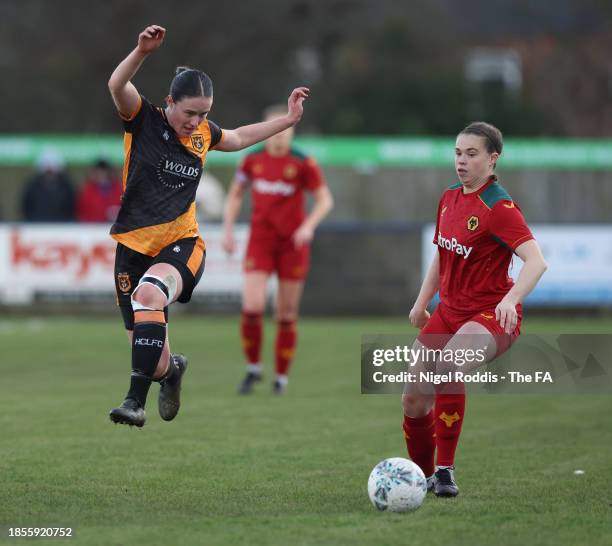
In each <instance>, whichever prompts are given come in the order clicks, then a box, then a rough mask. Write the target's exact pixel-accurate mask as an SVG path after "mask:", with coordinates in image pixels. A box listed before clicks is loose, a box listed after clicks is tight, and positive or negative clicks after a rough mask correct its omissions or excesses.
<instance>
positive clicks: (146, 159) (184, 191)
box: [111, 96, 223, 256]
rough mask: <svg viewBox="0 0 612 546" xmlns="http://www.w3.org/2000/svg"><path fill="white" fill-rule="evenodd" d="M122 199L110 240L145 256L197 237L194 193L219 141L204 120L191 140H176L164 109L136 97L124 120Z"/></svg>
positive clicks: (214, 128) (216, 130) (217, 131)
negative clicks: (209, 154) (134, 109)
mask: <svg viewBox="0 0 612 546" xmlns="http://www.w3.org/2000/svg"><path fill="white" fill-rule="evenodd" d="M122 118H123V123H124V126H125V137H124V149H125V161H124V166H123V196H122V201H121V209H120V210H119V214H118V216H117V221H116V222H115V223H114V224H113V226H112V228H111V237H113V239H115V240H117V241H119V242H120V243H122V244H123V245H125V246H127V247H128V248H131V249H132V250H135V251H137V252H140V253H142V254H146V255H148V256H155V255H157V254H158V253H159V252H160V250H161V249H162V248H164V247H166V246H168V245H169V244H171V243H173V242H174V241H177V240H179V239H184V238H187V237H195V236H197V235H198V223H197V221H196V214H195V193H196V190H197V187H198V183H199V181H200V176H201V175H202V169H203V167H204V162H205V161H206V154H207V152H208V150H210V149H211V148H213V147H214V146H215V145H216V144H218V143H219V142H220V141H221V139H222V138H223V132H222V131H221V129H220V128H219V127H218V126H217V125H215V124H214V123H213V122H212V121H209V120H206V119H205V120H204V121H203V122H202V123H200V125H198V127H197V129H196V130H195V131H194V132H193V134H192V135H191V136H188V137H179V136H178V135H177V134H176V132H175V131H174V129H172V127H171V126H170V124H169V123H168V120H167V119H166V115H165V113H164V110H163V109H162V108H158V107H156V106H154V105H153V104H151V103H150V102H149V101H148V100H147V99H146V98H144V97H143V96H140V100H139V102H138V107H137V109H136V111H135V112H134V113H132V114H131V115H130V116H127V117H124V116H122Z"/></svg>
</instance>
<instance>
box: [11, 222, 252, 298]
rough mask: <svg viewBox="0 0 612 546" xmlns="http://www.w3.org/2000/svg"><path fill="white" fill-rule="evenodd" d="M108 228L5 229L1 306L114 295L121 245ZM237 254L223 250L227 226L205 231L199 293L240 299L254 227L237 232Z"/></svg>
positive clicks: (51, 226)
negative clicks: (43, 297) (51, 298)
mask: <svg viewBox="0 0 612 546" xmlns="http://www.w3.org/2000/svg"><path fill="white" fill-rule="evenodd" d="M109 228H110V226H108V225H102V224H95V225H89V224H36V225H34V224H30V225H28V224H5V225H2V226H0V302H4V303H9V304H28V303H30V302H31V301H32V299H33V298H34V297H35V296H36V295H37V294H47V295H48V294H66V293H69V294H87V293H89V294H102V293H114V291H115V285H114V280H113V266H114V260H115V247H116V242H115V241H114V240H113V239H111V238H110V236H109V235H108V232H109ZM235 235H236V240H237V245H238V247H237V251H236V252H235V253H234V254H233V255H232V256H228V255H226V253H225V252H224V251H223V249H222V247H221V241H222V236H223V232H222V228H221V226H218V225H214V226H207V227H206V228H205V229H202V236H203V238H204V240H205V242H206V268H205V271H204V276H203V277H202V280H201V281H200V284H199V285H198V287H197V288H196V291H195V293H196V294H197V293H199V294H215V293H216V294H234V295H239V294H240V291H241V286H242V259H243V256H244V252H245V250H246V243H247V237H248V226H246V225H238V226H236V228H235Z"/></svg>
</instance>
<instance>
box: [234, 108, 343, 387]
mask: <svg viewBox="0 0 612 546" xmlns="http://www.w3.org/2000/svg"><path fill="white" fill-rule="evenodd" d="M286 112H287V110H286V108H284V107H278V106H276V107H270V108H268V110H267V111H266V113H265V115H264V119H265V120H273V119H275V118H278V117H282V116H284V115H286ZM292 140H293V128H289V129H286V130H285V131H283V132H281V133H278V134H276V135H274V136H273V137H270V138H269V139H267V140H266V142H265V147H264V148H263V149H261V150H257V151H255V152H253V153H251V154H249V155H248V156H247V157H246V158H245V159H244V161H243V162H242V164H241V165H240V167H239V169H238V171H237V173H236V177H235V179H234V182H233V184H232V187H231V189H230V192H229V196H228V199H227V205H226V209H225V218H224V228H225V229H224V238H223V247H224V248H225V250H226V251H227V252H229V253H231V252H233V251H234V249H235V246H236V243H235V240H234V235H233V226H234V222H235V220H236V217H237V216H238V212H239V210H240V205H241V202H242V196H243V195H244V193H245V192H246V190H247V189H249V188H250V190H251V201H252V205H253V213H252V217H251V232H250V236H249V244H248V247H247V251H246V256H245V260H244V287H243V293H242V317H241V322H240V331H241V337H242V345H243V348H244V352H245V356H246V359H247V373H246V375H245V377H244V380H243V381H242V383H241V384H240V387H239V392H240V393H241V394H249V393H250V392H251V391H252V389H253V386H254V384H255V383H257V382H258V381H260V380H261V377H262V370H261V363H260V355H261V342H262V337H263V321H262V317H263V313H264V310H265V304H266V285H267V283H268V280H269V278H270V275H271V274H273V273H276V274H277V275H278V281H279V282H278V294H277V298H276V304H277V305H276V319H277V335H276V343H275V372H276V376H275V379H274V383H273V392H274V393H276V394H282V393H284V392H285V389H286V387H287V381H288V373H289V367H290V365H291V361H292V359H293V355H294V353H295V348H296V344H297V315H298V308H299V303H300V298H301V295H302V289H303V287H304V279H305V278H306V274H307V272H308V265H309V257H310V242H311V241H312V238H313V236H314V231H315V228H316V227H317V225H318V224H319V222H320V221H321V220H322V219H323V218H324V217H325V216H326V215H327V214H328V213H329V211H330V210H331V208H332V206H333V199H332V196H331V193H330V192H329V189H328V188H327V185H326V184H325V181H324V179H323V176H322V174H321V171H320V169H319V167H318V165H317V164H316V163H315V161H314V160H313V159H312V158H310V157H308V156H305V155H304V154H302V153H301V152H299V151H298V150H296V149H295V148H292V147H291V142H292ZM306 191H309V192H312V195H313V199H314V206H313V208H312V210H311V211H310V213H309V214H308V215H306V213H305V211H304V201H305V192H306Z"/></svg>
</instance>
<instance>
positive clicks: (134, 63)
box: [108, 25, 308, 427]
mask: <svg viewBox="0 0 612 546" xmlns="http://www.w3.org/2000/svg"><path fill="white" fill-rule="evenodd" d="M165 34H166V30H165V29H164V28H162V27H160V26H157V25H151V26H149V27H147V28H146V29H145V30H144V31H143V32H141V33H140V35H139V36H138V45H137V46H136V48H135V49H134V50H133V51H132V52H131V53H130V54H129V55H128V56H127V57H126V58H125V59H124V60H123V61H122V62H121V63H119V65H118V66H117V68H115V70H114V72H113V73H112V75H111V77H110V80H109V82H108V87H109V90H110V92H111V96H112V98H113V101H114V103H115V106H116V107H117V111H118V113H119V115H120V117H121V118H122V120H123V125H124V128H125V136H124V148H125V163H124V169H123V195H122V200H121V209H120V210H119V214H118V216H117V220H116V221H115V223H114V224H113V226H112V228H111V236H112V237H113V239H115V240H116V241H117V252H116V256H115V285H116V290H117V302H118V304H119V308H120V309H121V314H122V316H123V321H124V324H125V328H126V330H127V332H128V338H129V339H130V341H131V344H132V371H131V375H130V387H129V391H128V393H127V396H126V398H125V400H124V401H123V402H122V403H121V405H120V406H119V407H116V408H113V409H112V410H111V412H110V419H111V421H113V422H115V423H121V424H127V425H135V426H138V427H142V426H143V425H144V423H145V411H144V407H145V403H146V399H147V394H148V392H149V389H150V387H151V382H152V381H158V382H159V383H160V390H159V398H158V406H159V413H160V416H161V417H162V419H164V420H165V421H171V420H172V419H174V417H175V416H176V415H177V412H178V411H179V406H180V390H181V381H182V377H183V374H184V373H185V369H186V367H187V360H186V358H185V357H183V356H182V355H172V354H171V353H170V344H169V340H168V335H167V321H168V306H169V305H170V304H172V303H174V302H175V301H178V302H180V303H187V302H188V301H189V300H190V299H191V294H192V292H193V289H194V288H195V286H196V285H197V284H198V282H199V281H200V278H201V276H202V273H203V270H204V260H205V256H206V250H205V246H204V241H203V240H202V237H201V236H200V233H199V228H198V223H197V221H196V211H195V207H196V205H195V195H196V190H197V187H198V182H199V180H200V177H201V174H202V169H203V167H204V162H205V161H206V155H207V153H208V151H209V150H211V149H213V148H214V149H215V150H220V151H226V152H230V151H235V150H242V149H243V148H247V147H248V146H251V145H253V144H255V143H257V142H261V141H262V140H265V139H266V138H268V137H270V136H272V135H274V134H276V133H278V132H281V131H284V130H285V129H287V128H288V127H293V125H295V124H296V123H297V122H298V121H299V120H300V118H301V116H302V112H303V105H302V103H303V102H304V100H305V99H306V97H307V96H308V89H306V88H305V87H300V88H297V89H294V90H293V92H292V93H291V96H290V97H289V100H288V103H287V113H286V115H285V116H284V117H279V118H276V119H274V120H270V121H268V122H263V123H255V124H252V125H246V126H242V127H238V128H237V129H232V130H227V129H221V128H220V127H218V126H217V125H216V124H215V123H213V122H212V121H210V120H209V119H208V113H209V111H210V109H211V107H212V103H213V86H212V81H211V79H210V78H209V77H208V75H207V74H205V73H204V72H201V71H200V70H194V69H186V68H179V69H178V70H177V73H176V75H175V77H174V79H173V80H172V83H171V84H170V92H169V94H168V96H167V97H166V105H165V107H163V108H160V107H156V106H155V105H153V104H152V103H151V102H149V101H148V100H147V99H146V98H145V97H143V96H142V95H141V94H140V93H139V92H138V91H137V89H136V87H135V86H134V84H132V82H131V81H130V80H131V79H132V78H133V77H134V75H135V74H136V72H137V71H138V69H139V68H140V66H141V65H142V63H143V61H144V60H145V59H146V58H147V56H148V55H149V54H150V53H152V52H153V51H155V50H156V49H157V48H159V47H160V46H161V44H162V42H163V40H164V36H165Z"/></svg>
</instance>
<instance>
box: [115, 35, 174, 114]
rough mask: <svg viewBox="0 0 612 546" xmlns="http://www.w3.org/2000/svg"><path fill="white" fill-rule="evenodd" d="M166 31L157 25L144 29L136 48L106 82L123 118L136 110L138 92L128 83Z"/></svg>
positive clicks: (159, 42)
mask: <svg viewBox="0 0 612 546" xmlns="http://www.w3.org/2000/svg"><path fill="white" fill-rule="evenodd" d="M165 35H166V29H165V28H162V27H160V26H158V25H151V26H149V27H147V28H145V29H144V30H143V31H142V32H141V33H140V34H139V35H138V45H137V46H136V48H135V49H134V50H133V51H132V52H131V53H130V54H129V55H128V56H127V57H126V58H125V59H123V61H121V62H120V63H119V66H117V68H115V70H114V72H113V73H112V74H111V77H110V79H109V80H108V89H109V90H110V94H111V96H112V97H113V102H114V103H115V106H116V107H117V110H118V111H119V113H120V114H122V115H123V116H124V117H129V116H130V115H132V114H133V113H134V112H135V111H136V110H137V109H138V101H139V100H140V98H139V96H138V91H137V89H136V87H134V84H133V83H132V82H131V81H130V80H131V79H132V78H133V77H134V75H135V74H136V72H138V69H139V68H140V65H141V64H142V62H143V61H144V60H145V59H146V58H147V56H148V55H149V53H151V52H152V51H154V50H155V49H157V48H158V47H159V46H160V45H161V44H162V42H163V41H164V36H165Z"/></svg>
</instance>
